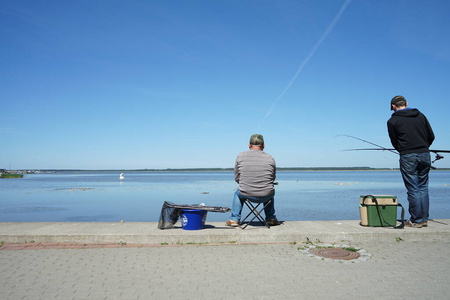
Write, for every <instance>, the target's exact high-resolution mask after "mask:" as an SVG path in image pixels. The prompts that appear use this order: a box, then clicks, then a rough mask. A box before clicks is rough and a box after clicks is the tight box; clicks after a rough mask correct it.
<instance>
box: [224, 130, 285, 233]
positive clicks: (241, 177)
mask: <svg viewBox="0 0 450 300" xmlns="http://www.w3.org/2000/svg"><path fill="white" fill-rule="evenodd" d="M248 147H249V149H250V150H249V151H245V152H242V153H240V154H239V155H238V156H237V158H236V163H235V165H234V179H235V180H236V182H237V183H238V184H239V188H238V189H237V190H236V192H235V194H234V198H233V204H232V207H231V217H230V220H228V221H227V222H226V223H225V225H226V226H233V227H237V226H239V221H240V220H241V212H242V204H243V200H244V199H249V200H250V201H252V202H258V203H260V202H262V203H265V202H267V201H269V200H270V199H272V202H271V203H270V204H269V205H267V206H266V208H265V209H264V213H265V214H266V221H267V224H269V225H270V226H274V225H280V222H278V220H277V218H276V216H275V205H274V195H275V189H274V187H273V184H274V180H275V177H276V165H275V160H274V159H273V157H272V156H270V155H269V154H267V153H265V152H264V151H263V150H264V138H263V136H262V135H260V134H254V135H252V136H251V137H250V142H249V145H248Z"/></svg>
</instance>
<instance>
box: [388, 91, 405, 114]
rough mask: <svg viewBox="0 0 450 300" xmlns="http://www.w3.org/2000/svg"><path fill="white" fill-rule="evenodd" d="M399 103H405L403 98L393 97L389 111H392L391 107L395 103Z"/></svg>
mask: <svg viewBox="0 0 450 300" xmlns="http://www.w3.org/2000/svg"><path fill="white" fill-rule="evenodd" d="M400 101H406V99H405V97H403V96H400V95H398V96H395V97H394V98H392V100H391V110H393V109H392V105H393V104H396V103H397V102H400Z"/></svg>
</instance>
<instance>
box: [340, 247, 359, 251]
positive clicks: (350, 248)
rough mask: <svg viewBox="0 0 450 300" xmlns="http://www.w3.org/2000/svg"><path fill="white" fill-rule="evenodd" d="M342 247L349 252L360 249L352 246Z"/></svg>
mask: <svg viewBox="0 0 450 300" xmlns="http://www.w3.org/2000/svg"><path fill="white" fill-rule="evenodd" d="M342 249H344V250H347V251H350V252H358V251H359V250H360V249H356V248H354V247H344V248H342Z"/></svg>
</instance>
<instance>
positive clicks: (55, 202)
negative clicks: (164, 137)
mask: <svg viewBox="0 0 450 300" xmlns="http://www.w3.org/2000/svg"><path fill="white" fill-rule="evenodd" d="M277 181H278V182H279V185H278V186H277V187H276V197H275V208H276V214H277V217H278V218H279V219H280V220H286V221H300V220H359V210H358V201H359V196H360V195H365V194H379V195H383V194H384V195H386V194H389V195H396V196H397V197H398V198H399V201H400V203H402V204H403V206H405V207H406V208H407V207H408V204H407V201H406V190H405V188H404V186H403V182H402V180H401V175H400V172H398V171H361V172H354V171H342V172H340V171H323V172H279V173H278V174H277ZM235 189H236V184H235V182H234V181H233V173H232V172H167V173H151V172H148V173H146V172H135V173H133V172H128V173H125V179H124V180H119V173H118V172H114V173H112V172H99V173H89V172H87V173H61V174H60V175H58V174H33V175H25V176H24V178H22V179H2V180H0V221H1V222H41V221H48V222H91V221H92V222H119V221H121V220H124V221H125V222H156V221H158V219H159V214H160V212H161V207H162V204H163V202H164V201H171V202H174V203H176V204H199V203H205V204H206V205H209V206H226V207H231V200H232V196H233V193H234V190H235ZM430 199H431V200H430V201H431V204H430V217H431V218H434V219H441V218H444V219H450V206H449V204H448V201H449V200H450V172H449V171H434V172H431V173H430ZM228 215H229V214H228V213H226V214H222V213H208V217H207V221H225V220H227V219H228ZM407 216H408V217H409V215H408V214H407Z"/></svg>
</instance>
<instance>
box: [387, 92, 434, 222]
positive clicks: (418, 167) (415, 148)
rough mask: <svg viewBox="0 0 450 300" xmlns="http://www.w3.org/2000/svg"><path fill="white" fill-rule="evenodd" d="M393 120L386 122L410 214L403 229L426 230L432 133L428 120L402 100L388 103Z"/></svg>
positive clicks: (394, 99)
mask: <svg viewBox="0 0 450 300" xmlns="http://www.w3.org/2000/svg"><path fill="white" fill-rule="evenodd" d="M391 110H393V111H394V113H393V114H392V117H391V118H390V119H389V120H388V122H387V127H388V132H389V138H390V139H391V143H392V146H394V148H395V149H396V150H397V151H398V152H399V153H400V171H401V173H402V177H403V182H404V183H405V187H406V189H407V191H408V202H409V214H410V215H411V218H410V219H409V220H408V221H406V224H405V225H406V226H408V227H413V228H422V227H427V226H428V223H427V222H428V215H429V213H428V212H429V196H428V173H429V172H430V168H431V157H430V151H429V150H430V148H429V147H430V146H431V144H432V143H433V141H434V133H433V130H432V129H431V126H430V123H428V120H427V118H426V117H425V116H424V115H423V114H422V113H421V112H420V111H419V110H418V109H416V108H408V102H406V99H405V97H403V96H395V97H394V98H392V100H391Z"/></svg>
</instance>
